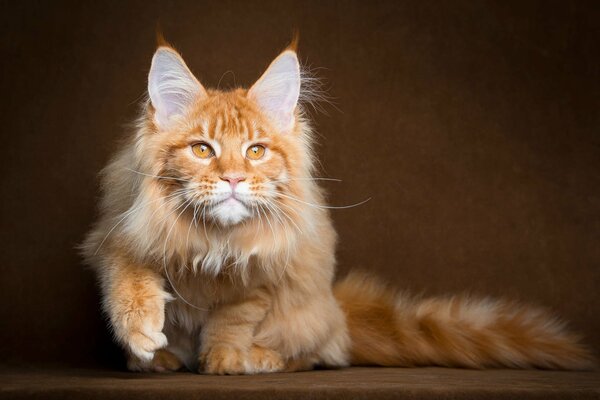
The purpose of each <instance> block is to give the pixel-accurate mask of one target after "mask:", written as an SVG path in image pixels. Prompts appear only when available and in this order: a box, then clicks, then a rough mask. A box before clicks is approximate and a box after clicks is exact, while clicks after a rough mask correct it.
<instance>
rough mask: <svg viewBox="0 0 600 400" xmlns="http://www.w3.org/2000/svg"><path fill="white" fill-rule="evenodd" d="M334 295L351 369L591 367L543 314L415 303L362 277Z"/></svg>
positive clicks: (351, 278)
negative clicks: (341, 314) (344, 321)
mask: <svg viewBox="0 0 600 400" xmlns="http://www.w3.org/2000/svg"><path fill="white" fill-rule="evenodd" d="M334 293H335V296H336V298H337V299H338V302H339V303H340V306H341V307H342V309H343V310H344V312H345V313H346V319H347V323H348V328H349V332H350V337H351V340H352V347H351V363H352V364H353V365H382V366H417V365H440V366H452V367H467V368H488V367H510V368H548V369H570V370H584V369H592V368H593V367H594V365H595V362H594V358H593V357H592V355H591V354H590V352H589V351H588V350H587V349H586V348H585V347H584V346H583V345H582V344H581V343H580V341H579V338H578V337H577V336H576V335H574V334H572V333H569V332H567V331H566V330H565V328H564V324H563V323H562V322H560V321H559V320H557V319H556V318H554V317H552V316H551V315H549V314H548V313H547V312H545V311H543V310H541V309H538V308H533V307H529V306H523V305H520V304H517V303H512V302H506V301H494V300H489V299H483V300H476V299H471V298H469V297H451V298H433V299H423V300H416V299H411V298H408V297H406V296H403V295H402V294H399V293H396V292H395V291H393V290H391V289H389V288H387V287H386V286H385V285H383V284H381V283H380V282H378V281H376V280H374V279H373V278H370V277H368V276H367V275H365V274H360V273H351V274H350V275H348V277H346V278H345V279H343V280H342V281H340V282H339V283H337V284H336V285H335V287H334Z"/></svg>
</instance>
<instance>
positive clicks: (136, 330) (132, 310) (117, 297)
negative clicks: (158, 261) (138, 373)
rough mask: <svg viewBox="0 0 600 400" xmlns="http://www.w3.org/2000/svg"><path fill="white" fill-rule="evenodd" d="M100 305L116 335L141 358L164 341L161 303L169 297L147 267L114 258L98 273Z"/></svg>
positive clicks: (149, 357)
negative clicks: (101, 296)
mask: <svg viewBox="0 0 600 400" xmlns="http://www.w3.org/2000/svg"><path fill="white" fill-rule="evenodd" d="M101 278H102V279H101V282H102V289H103V292H104V299H103V303H104V309H105V311H106V312H107V314H108V316H109V318H110V323H111V325H112V328H113V331H114V334H115V337H116V339H117V340H118V341H119V343H120V344H121V345H123V346H124V347H125V348H126V349H127V351H129V352H131V354H133V355H134V356H136V357H138V358H139V359H140V360H142V361H150V360H152V359H153V357H154V353H155V352H156V350H158V349H161V348H163V347H165V346H166V345H167V337H166V336H165V335H164V333H163V332H162V330H163V326H164V322H165V303H166V301H168V300H170V299H171V298H172V297H171V295H170V294H168V293H167V292H165V291H164V290H163V281H162V278H161V277H160V276H159V275H158V274H157V273H156V272H155V271H153V270H152V269H151V268H148V267H146V266H143V265H136V264H132V263H128V262H127V261H125V260H123V259H119V260H115V261H113V262H112V263H111V266H110V268H107V269H106V270H104V272H103V276H102V277H101Z"/></svg>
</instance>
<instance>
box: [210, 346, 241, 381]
mask: <svg viewBox="0 0 600 400" xmlns="http://www.w3.org/2000/svg"><path fill="white" fill-rule="evenodd" d="M245 364H246V363H245V354H244V352H243V351H242V350H241V349H238V348H236V347H233V346H226V345H217V346H214V347H213V348H211V349H210V350H209V351H208V352H206V353H203V354H201V355H200V372H201V373H206V374H217V375H240V374H244V373H246V368H245Z"/></svg>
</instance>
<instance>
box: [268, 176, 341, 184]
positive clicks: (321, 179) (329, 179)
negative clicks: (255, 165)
mask: <svg viewBox="0 0 600 400" xmlns="http://www.w3.org/2000/svg"><path fill="white" fill-rule="evenodd" d="M289 181H331V182H342V180H341V179H337V178H320V177H316V178H287V179H274V180H271V181H268V182H270V183H278V182H289Z"/></svg>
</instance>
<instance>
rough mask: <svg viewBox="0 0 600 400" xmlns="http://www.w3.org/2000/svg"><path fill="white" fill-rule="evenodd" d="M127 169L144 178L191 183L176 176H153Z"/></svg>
mask: <svg viewBox="0 0 600 400" xmlns="http://www.w3.org/2000/svg"><path fill="white" fill-rule="evenodd" d="M125 169H126V170H128V171H131V172H135V173H136V174H139V175H143V176H148V177H151V178H156V179H167V180H174V181H180V182H186V183H189V182H190V181H189V180H188V179H183V178H175V177H174V176H161V175H152V174H147V173H145V172H140V171H136V170H135V169H131V168H125Z"/></svg>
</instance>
